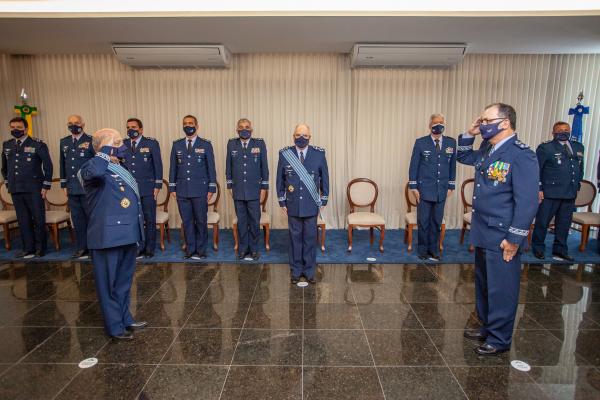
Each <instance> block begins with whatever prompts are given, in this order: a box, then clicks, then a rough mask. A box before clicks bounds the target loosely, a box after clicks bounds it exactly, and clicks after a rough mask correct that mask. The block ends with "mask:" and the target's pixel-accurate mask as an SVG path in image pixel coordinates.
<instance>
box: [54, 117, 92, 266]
mask: <svg viewBox="0 0 600 400" xmlns="http://www.w3.org/2000/svg"><path fill="white" fill-rule="evenodd" d="M67 129H68V130H69V132H71V134H70V135H68V136H65V137H63V138H62V139H61V140H60V145H59V147H60V149H59V151H60V187H61V188H63V190H64V191H65V194H66V195H67V199H68V202H69V211H70V212H71V220H72V221H73V227H74V228H75V237H76V238H77V241H76V243H77V249H76V250H75V253H74V254H73V256H72V258H82V259H83V258H87V257H88V248H87V221H88V218H89V212H88V209H87V203H86V201H85V192H84V190H83V187H82V186H81V183H79V179H78V178H77V173H78V172H79V169H80V168H81V166H82V165H83V164H84V163H85V162H86V161H87V160H89V159H90V158H92V157H94V154H95V152H94V148H93V146H92V137H91V136H90V135H88V134H87V133H85V131H84V129H85V122H84V121H83V118H81V116H79V115H70V116H69V118H68V120H67Z"/></svg>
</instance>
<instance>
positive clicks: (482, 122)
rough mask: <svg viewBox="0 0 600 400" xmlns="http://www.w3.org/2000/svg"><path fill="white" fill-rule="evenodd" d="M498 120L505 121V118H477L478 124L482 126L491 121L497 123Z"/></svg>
mask: <svg viewBox="0 0 600 400" xmlns="http://www.w3.org/2000/svg"><path fill="white" fill-rule="evenodd" d="M499 119H506V117H498V118H479V122H480V123H481V124H482V125H487V124H489V123H490V122H492V121H498V120H499Z"/></svg>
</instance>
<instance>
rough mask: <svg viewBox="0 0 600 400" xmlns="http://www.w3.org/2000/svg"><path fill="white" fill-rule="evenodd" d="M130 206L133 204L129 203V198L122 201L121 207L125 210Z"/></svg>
mask: <svg viewBox="0 0 600 400" xmlns="http://www.w3.org/2000/svg"><path fill="white" fill-rule="evenodd" d="M130 204H131V202H130V201H129V199H128V198H127V197H125V198H124V199H123V200H121V207H123V208H127V207H129V205H130Z"/></svg>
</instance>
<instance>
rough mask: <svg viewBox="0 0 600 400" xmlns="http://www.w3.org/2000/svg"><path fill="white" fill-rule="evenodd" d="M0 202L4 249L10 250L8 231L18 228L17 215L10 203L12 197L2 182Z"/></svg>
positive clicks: (0, 221) (0, 184) (0, 222)
mask: <svg viewBox="0 0 600 400" xmlns="http://www.w3.org/2000/svg"><path fill="white" fill-rule="evenodd" d="M0 202H1V203H2V210H1V211H0V224H1V225H2V231H3V233H4V248H6V250H10V249H11V247H12V244H11V242H10V231H11V230H15V229H17V228H18V226H19V224H18V222H17V213H16V212H15V207H14V206H13V203H12V197H11V196H10V193H8V190H7V189H6V185H5V183H4V182H0Z"/></svg>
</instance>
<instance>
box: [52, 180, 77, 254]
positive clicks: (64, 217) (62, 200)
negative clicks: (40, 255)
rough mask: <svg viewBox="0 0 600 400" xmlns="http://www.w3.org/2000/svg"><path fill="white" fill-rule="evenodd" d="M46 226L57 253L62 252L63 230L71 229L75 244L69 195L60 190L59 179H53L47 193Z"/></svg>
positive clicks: (70, 232) (70, 233) (72, 239)
mask: <svg viewBox="0 0 600 400" xmlns="http://www.w3.org/2000/svg"><path fill="white" fill-rule="evenodd" d="M46 226H47V227H48V229H49V230H50V237H51V238H52V241H53V242H54V248H55V249H56V251H59V250H60V230H61V229H64V228H67V229H69V235H70V237H71V242H72V243H75V235H74V233H73V227H72V226H71V214H70V213H69V206H68V199H67V195H66V194H65V192H64V190H63V189H61V188H60V179H58V178H54V179H52V186H51V187H50V190H48V191H47V192H46Z"/></svg>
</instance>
